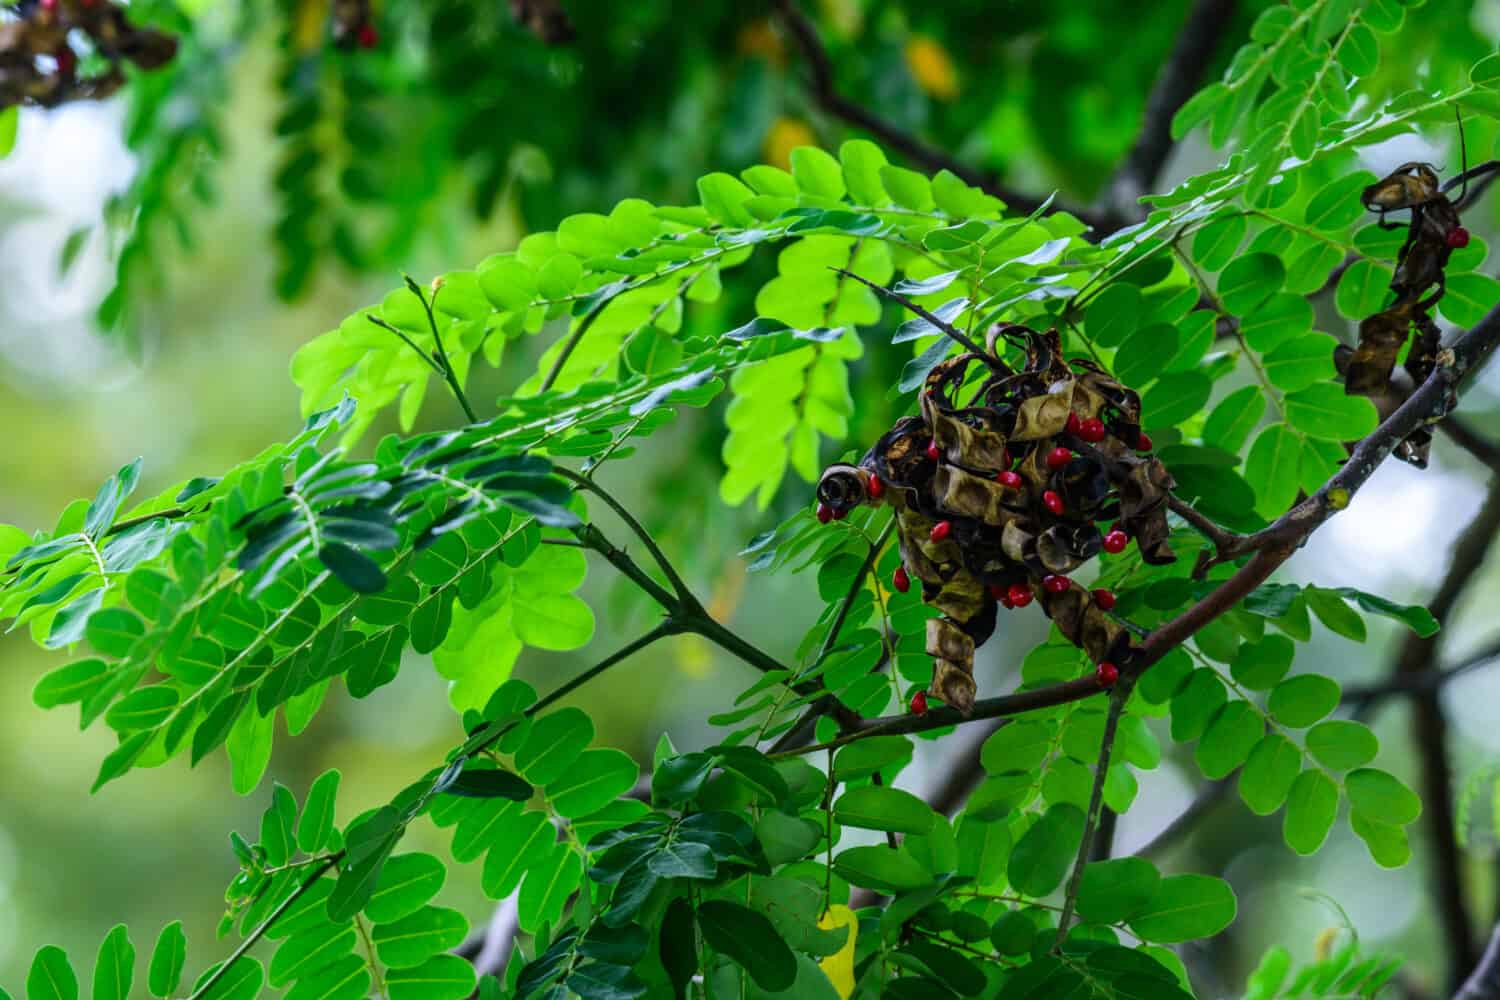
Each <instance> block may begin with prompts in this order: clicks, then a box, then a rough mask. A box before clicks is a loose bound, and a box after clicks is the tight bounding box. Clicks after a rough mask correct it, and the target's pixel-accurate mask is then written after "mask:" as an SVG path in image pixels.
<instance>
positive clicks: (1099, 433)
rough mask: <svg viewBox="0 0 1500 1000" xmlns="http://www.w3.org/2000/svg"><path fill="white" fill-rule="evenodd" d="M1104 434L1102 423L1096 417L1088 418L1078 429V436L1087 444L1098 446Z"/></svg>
mask: <svg viewBox="0 0 1500 1000" xmlns="http://www.w3.org/2000/svg"><path fill="white" fill-rule="evenodd" d="M1104 433H1105V431H1104V421H1102V420H1100V419H1099V418H1098V417H1089V418H1088V419H1087V420H1085V421H1084V422H1083V426H1082V427H1080V428H1078V436H1079V437H1081V438H1083V439H1084V440H1085V441H1087V442H1088V443H1089V444H1098V443H1099V442H1100V441H1103V440H1104Z"/></svg>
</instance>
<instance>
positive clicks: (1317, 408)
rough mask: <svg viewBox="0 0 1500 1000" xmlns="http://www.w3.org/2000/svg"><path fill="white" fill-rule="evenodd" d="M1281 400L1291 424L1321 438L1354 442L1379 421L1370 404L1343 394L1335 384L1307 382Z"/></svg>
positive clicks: (1362, 399) (1311, 435)
mask: <svg viewBox="0 0 1500 1000" xmlns="http://www.w3.org/2000/svg"><path fill="white" fill-rule="evenodd" d="M1283 402H1284V404H1285V405H1284V408H1285V411H1286V418H1287V421H1288V422H1290V423H1291V425H1292V426H1293V427H1295V428H1297V429H1298V430H1300V431H1302V433H1304V434H1306V435H1308V436H1309V437H1314V438H1319V439H1321V440H1324V441H1357V440H1359V439H1360V438H1362V437H1364V436H1365V435H1367V434H1369V433H1370V432H1371V431H1373V430H1374V429H1375V425H1376V424H1377V423H1379V422H1380V420H1379V415H1378V414H1377V413H1376V412H1375V406H1374V404H1373V403H1371V402H1370V401H1369V400H1368V399H1366V398H1365V397H1363V396H1349V395H1345V393H1344V391H1343V389H1342V388H1340V387H1339V386H1336V385H1328V384H1321V385H1310V386H1308V387H1307V388H1306V389H1302V390H1299V391H1298V392H1293V393H1289V394H1288V395H1287V397H1286V399H1285V400H1284V401H1283Z"/></svg>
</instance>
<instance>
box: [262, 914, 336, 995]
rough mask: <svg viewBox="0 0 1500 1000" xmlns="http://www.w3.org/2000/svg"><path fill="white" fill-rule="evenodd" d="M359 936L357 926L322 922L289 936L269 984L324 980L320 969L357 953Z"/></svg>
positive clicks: (277, 952) (274, 960) (273, 966)
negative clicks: (311, 979)
mask: <svg viewBox="0 0 1500 1000" xmlns="http://www.w3.org/2000/svg"><path fill="white" fill-rule="evenodd" d="M357 940H358V937H357V936H356V934H355V931H354V924H353V923H351V922H347V921H346V922H343V923H337V924H335V923H327V922H325V923H322V924H319V925H318V926H316V927H309V928H307V929H306V930H301V931H298V932H297V933H296V934H290V935H288V936H287V939H286V941H284V942H283V943H282V945H281V947H280V948H278V949H276V956H275V957H274V958H272V959H271V969H270V974H269V979H268V981H269V982H270V984H271V985H272V986H285V985H286V984H288V983H290V982H293V981H294V980H298V979H304V980H306V979H310V978H312V977H314V976H316V977H318V978H321V970H322V969H323V968H324V967H325V966H327V965H330V964H333V963H339V962H340V960H341V959H343V958H345V957H346V956H348V955H352V954H353V953H354V947H355V943H356V942H357Z"/></svg>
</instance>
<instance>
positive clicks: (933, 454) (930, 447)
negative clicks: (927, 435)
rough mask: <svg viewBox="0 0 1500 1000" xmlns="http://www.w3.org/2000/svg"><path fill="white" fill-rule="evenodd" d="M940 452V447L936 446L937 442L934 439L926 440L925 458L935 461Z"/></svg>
mask: <svg viewBox="0 0 1500 1000" xmlns="http://www.w3.org/2000/svg"><path fill="white" fill-rule="evenodd" d="M942 454H943V452H942V449H941V448H939V447H938V443H937V442H936V441H928V442H927V458H928V460H929V461H933V462H936V461H937V460H938V458H939V456H941V455H942Z"/></svg>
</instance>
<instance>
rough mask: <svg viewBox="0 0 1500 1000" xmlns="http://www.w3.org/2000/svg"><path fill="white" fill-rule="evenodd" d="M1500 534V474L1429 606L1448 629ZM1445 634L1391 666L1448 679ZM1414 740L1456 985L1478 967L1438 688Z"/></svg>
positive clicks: (1421, 709) (1395, 671)
mask: <svg viewBox="0 0 1500 1000" xmlns="http://www.w3.org/2000/svg"><path fill="white" fill-rule="evenodd" d="M1496 532H1500V477H1497V478H1495V479H1494V480H1493V481H1492V482H1491V484H1490V490H1489V494H1488V495H1487V496H1486V497H1485V501H1484V504H1483V506H1481V507H1480V509H1479V513H1478V514H1477V515H1475V517H1474V520H1473V521H1471V522H1470V523H1469V525H1468V527H1466V528H1465V529H1464V530H1463V533H1462V534H1461V535H1459V537H1458V540H1457V542H1455V543H1454V547H1453V557H1452V561H1451V562H1450V564H1449V567H1448V573H1447V575H1446V576H1445V577H1444V578H1443V582H1442V583H1441V584H1440V585H1439V586H1438V590H1437V593H1436V594H1435V595H1433V598H1432V601H1431V602H1430V604H1429V605H1428V607H1429V610H1430V611H1431V612H1432V615H1433V617H1434V618H1436V619H1437V620H1438V621H1439V622H1442V623H1443V624H1444V625H1445V626H1446V625H1447V623H1448V621H1449V619H1450V618H1451V617H1452V613H1453V609H1454V607H1455V606H1456V605H1457V603H1458V600H1459V598H1460V597H1462V595H1463V593H1464V591H1465V589H1467V587H1468V586H1469V584H1470V583H1472V582H1473V580H1474V578H1475V576H1476V575H1477V574H1478V572H1479V570H1480V568H1481V567H1482V566H1483V565H1484V561H1485V558H1486V557H1487V556H1488V555H1489V552H1490V549H1491V547H1492V546H1493V544H1494V541H1495V534H1496ZM1443 635H1444V633H1443V632H1437V633H1435V634H1433V635H1430V636H1426V637H1423V636H1419V635H1417V634H1415V633H1409V634H1408V635H1407V637H1406V639H1405V640H1404V641H1403V642H1402V644H1401V650H1400V652H1399V654H1398V655H1397V657H1396V662H1395V664H1394V665H1393V666H1392V668H1391V674H1392V677H1393V678H1426V677H1438V676H1441V675H1440V674H1439V672H1438V671H1437V669H1436V663H1437V656H1438V650H1439V648H1440V645H1441V640H1442V636H1443ZM1411 708H1412V720H1411V725H1412V740H1413V743H1414V744H1415V746H1416V750H1417V757H1418V760H1419V762H1420V766H1421V775H1422V805H1423V809H1422V822H1423V823H1424V824H1426V826H1427V830H1428V835H1427V842H1428V865H1429V866H1430V868H1431V871H1432V879H1433V882H1434V885H1433V897H1434V899H1433V902H1434V903H1435V905H1436V906H1437V910H1438V917H1439V919H1440V920H1441V921H1442V927H1443V934H1442V939H1443V942H1444V947H1445V948H1446V950H1447V956H1448V980H1449V983H1450V984H1456V983H1457V982H1458V980H1459V977H1461V976H1463V975H1464V974H1465V973H1466V972H1467V971H1468V970H1469V969H1471V968H1472V967H1473V966H1474V962H1475V959H1476V955H1475V944H1474V925H1473V920H1472V917H1471V915H1470V913H1469V907H1468V903H1467V901H1466V900H1465V898H1464V885H1463V872H1462V870H1461V867H1460V857H1459V855H1458V853H1457V852H1456V851H1455V850H1454V849H1453V845H1454V844H1455V843H1457V824H1456V822H1455V820H1454V816H1453V767H1452V763H1451V762H1450V761H1449V759H1448V721H1447V719H1446V718H1445V717H1444V715H1443V710H1442V705H1441V703H1440V702H1439V700H1438V689H1437V687H1436V685H1435V684H1433V685H1426V686H1422V687H1420V688H1416V689H1414V690H1413V692H1412V697H1411Z"/></svg>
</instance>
